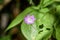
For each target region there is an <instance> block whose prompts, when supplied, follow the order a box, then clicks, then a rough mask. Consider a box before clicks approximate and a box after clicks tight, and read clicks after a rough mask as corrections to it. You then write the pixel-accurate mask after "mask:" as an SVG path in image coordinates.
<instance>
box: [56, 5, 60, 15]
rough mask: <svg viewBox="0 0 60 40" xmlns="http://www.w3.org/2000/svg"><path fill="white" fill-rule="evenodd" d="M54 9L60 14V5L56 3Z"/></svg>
mask: <svg viewBox="0 0 60 40" xmlns="http://www.w3.org/2000/svg"><path fill="white" fill-rule="evenodd" d="M56 11H57V12H58V13H59V15H60V5H57V6H56Z"/></svg>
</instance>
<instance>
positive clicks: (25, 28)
mask: <svg viewBox="0 0 60 40" xmlns="http://www.w3.org/2000/svg"><path fill="white" fill-rule="evenodd" d="M36 14H37V12H36V11H34V12H31V13H30V15H34V16H35V18H36V16H37V15H36ZM21 31H22V33H23V35H24V36H25V37H26V39H27V40H35V37H36V35H37V33H38V28H37V25H36V21H35V23H34V24H32V25H28V24H26V23H25V22H23V23H22V25H21Z"/></svg>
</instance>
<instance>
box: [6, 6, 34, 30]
mask: <svg viewBox="0 0 60 40" xmlns="http://www.w3.org/2000/svg"><path fill="white" fill-rule="evenodd" d="M31 11H33V9H32V8H31V7H29V8H27V9H25V10H24V11H23V12H22V13H20V14H19V15H18V16H17V17H16V18H15V19H14V20H13V21H12V22H11V24H10V25H9V26H8V28H7V29H6V30H5V31H8V30H9V29H11V28H13V27H14V26H16V25H17V24H19V23H20V22H21V21H22V20H23V19H24V17H25V16H26V15H27V14H28V13H30V12H31Z"/></svg>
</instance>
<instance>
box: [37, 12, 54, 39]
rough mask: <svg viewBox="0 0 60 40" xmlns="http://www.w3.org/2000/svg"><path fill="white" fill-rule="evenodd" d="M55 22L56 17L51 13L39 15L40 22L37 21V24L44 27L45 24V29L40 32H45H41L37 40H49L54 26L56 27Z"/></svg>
mask: <svg viewBox="0 0 60 40" xmlns="http://www.w3.org/2000/svg"><path fill="white" fill-rule="evenodd" d="M54 21H55V17H54V15H52V14H50V13H40V14H39V15H38V20H37V24H38V26H39V25H42V24H43V28H42V29H40V30H43V32H40V33H39V34H38V35H37V37H36V40H47V39H49V37H50V36H51V34H52V32H53V27H52V26H53V25H54ZM47 28H49V29H50V30H47Z"/></svg>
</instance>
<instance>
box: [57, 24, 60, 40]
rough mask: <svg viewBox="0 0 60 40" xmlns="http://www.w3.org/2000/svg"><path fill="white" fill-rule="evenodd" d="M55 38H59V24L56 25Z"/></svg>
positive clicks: (59, 39)
mask: <svg viewBox="0 0 60 40" xmlns="http://www.w3.org/2000/svg"><path fill="white" fill-rule="evenodd" d="M56 39H57V40H60V25H57V26H56Z"/></svg>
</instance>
